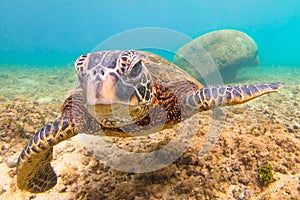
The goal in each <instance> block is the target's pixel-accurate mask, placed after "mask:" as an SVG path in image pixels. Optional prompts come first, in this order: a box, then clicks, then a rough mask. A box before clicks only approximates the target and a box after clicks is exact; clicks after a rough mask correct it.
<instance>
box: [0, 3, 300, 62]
mask: <svg viewBox="0 0 300 200" xmlns="http://www.w3.org/2000/svg"><path fill="white" fill-rule="evenodd" d="M299 21H300V2H299V1H297V0H287V1H281V0H265V1H261V0H244V1H238V0H228V1H222V0H219V1H218V0H199V1H196V0H185V1H177V0H163V1H160V0H152V1H139V0H127V1H122V0H112V1H104V0H87V1H79V0H73V1H69V0H61V1H45V0H40V1H37V0H26V1H25V0H18V1H1V13H0V27H1V28H0V44H1V45H0V57H1V59H0V63H2V64H29V65H30V64H34V65H43V66H44V65H46V66H54V65H56V66H57V65H58V66H60V65H65V64H67V63H70V62H71V61H73V60H75V59H76V58H77V56H78V55H80V54H82V53H86V52H89V51H91V50H92V49H93V48H94V47H95V46H97V45H98V44H99V43H101V42H102V41H103V40H105V39H107V38H109V37H110V36H112V35H114V34H117V33H119V32H122V31H126V30H130V29H133V28H143V27H162V28H169V29H173V30H176V31H179V32H181V33H183V34H186V35H188V36H189V37H191V38H195V37H197V36H199V35H202V34H204V33H207V32H210V31H213V30H218V29H224V28H231V29H237V30H241V31H244V32H246V33H247V34H248V35H250V36H251V37H252V38H253V39H254V40H255V41H256V43H257V45H258V48H259V55H260V59H261V65H263V66H266V65H281V66H282V65H284V66H295V65H299V64H300V56H299V46H300V40H299V35H300V26H299V25H298V24H299Z"/></svg>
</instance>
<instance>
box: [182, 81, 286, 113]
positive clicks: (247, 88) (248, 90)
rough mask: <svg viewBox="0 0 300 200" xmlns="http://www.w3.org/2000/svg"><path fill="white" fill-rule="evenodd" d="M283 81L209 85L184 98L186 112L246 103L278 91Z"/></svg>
mask: <svg viewBox="0 0 300 200" xmlns="http://www.w3.org/2000/svg"><path fill="white" fill-rule="evenodd" d="M282 87H283V83H270V84H257V85H254V84H253V85H252V84H250V85H235V86H209V87H204V88H201V89H200V90H199V91H197V92H195V93H193V94H191V95H188V96H186V97H185V98H184V99H183V103H184V105H185V112H186V113H189V112H192V111H195V110H197V111H200V112H201V111H206V110H210V109H213V108H216V107H222V106H232V105H236V104H241V103H245V102H247V101H250V100H252V99H254V98H257V97H259V96H262V95H264V94H268V93H272V92H278V90H279V89H280V88H282Z"/></svg>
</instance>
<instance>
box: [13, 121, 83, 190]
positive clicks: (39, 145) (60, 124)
mask: <svg viewBox="0 0 300 200" xmlns="http://www.w3.org/2000/svg"><path fill="white" fill-rule="evenodd" d="M77 133H78V130H77V128H76V127H75V124H74V123H73V122H72V121H71V120H70V119H69V118H68V117H60V118H58V119H57V120H55V121H54V122H53V123H51V124H47V125H46V126H44V127H43V128H41V129H40V130H39V131H37V132H36V133H35V134H34V136H33V137H32V138H31V139H30V140H29V142H28V144H27V145H26V146H25V148H24V149H23V151H22V153H21V155H20V157H19V160H18V167H17V184H18V187H19V188H20V189H24V190H27V191H29V192H33V193H38V192H44V191H46V190H49V189H51V188H52V187H53V186H54V185H56V182H57V176H56V174H55V172H54V170H53V168H52V167H51V165H50V162H51V160H52V152H53V146H54V145H56V144H58V143H60V142H61V141H64V140H66V139H68V138H70V137H73V136H75V135H76V134H77Z"/></svg>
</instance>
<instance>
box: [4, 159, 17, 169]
mask: <svg viewBox="0 0 300 200" xmlns="http://www.w3.org/2000/svg"><path fill="white" fill-rule="evenodd" d="M17 163H18V161H17V159H15V158H13V157H9V158H7V159H6V164H7V166H8V167H9V168H14V167H16V166H17Z"/></svg>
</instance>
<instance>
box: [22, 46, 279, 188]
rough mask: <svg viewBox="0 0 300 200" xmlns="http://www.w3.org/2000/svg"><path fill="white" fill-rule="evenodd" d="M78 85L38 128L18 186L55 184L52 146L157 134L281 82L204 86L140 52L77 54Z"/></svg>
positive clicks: (24, 157)
mask: <svg viewBox="0 0 300 200" xmlns="http://www.w3.org/2000/svg"><path fill="white" fill-rule="evenodd" d="M75 69H76V71H77V75H78V79H79V82H80V83H79V84H78V86H76V87H75V88H74V89H73V90H72V91H71V92H70V94H69V95H68V97H67V98H66V100H65V101H64V103H63V105H62V108H61V116H60V117H59V118H58V119H56V120H54V121H53V122H52V123H50V124H47V125H45V126H44V127H43V128H41V129H40V130H38V131H37V132H36V133H35V134H34V135H33V137H32V138H31V139H30V140H29V142H28V144H27V145H26V146H25V147H24V149H23V151H22V152H21V154H20V156H19V160H18V167H17V185H18V187H19V188H20V189H25V190H27V191H30V192H34V193H38V192H44V191H47V190H49V189H50V188H52V187H53V186H54V185H55V184H56V182H57V175H56V174H55V172H54V170H53V168H52V167H51V165H50V162H51V160H52V157H53V156H52V153H53V146H55V145H56V144H58V143H60V142H62V141H64V140H66V139H68V138H71V137H73V136H75V135H77V134H78V133H80V132H84V133H88V134H105V135H114V136H132V135H140V134H147V133H150V132H154V131H157V129H156V127H158V126H159V127H162V128H163V129H167V128H171V127H172V126H174V125H176V124H178V123H180V122H182V121H183V120H185V119H188V118H190V117H191V116H193V115H194V114H196V113H198V112H201V111H206V110H210V109H213V108H216V107H220V106H231V105H236V104H240V103H244V102H247V101H249V100H251V99H254V98H256V97H258V96H261V95H263V94H266V93H271V92H276V91H278V89H279V88H281V87H282V86H283V84H282V83H270V84H258V85H234V86H208V87H203V86H202V85H201V84H200V83H199V82H197V81H196V80H195V79H194V78H192V77H191V76H190V75H188V74H187V73H185V72H184V71H183V70H181V69H180V68H179V67H177V66H176V65H174V64H172V63H170V62H168V61H167V60H165V59H164V58H161V57H159V56H158V55H155V54H152V53H149V52H144V51H137V50H131V51H119V50H110V51H103V52H93V53H89V54H85V55H81V56H80V57H79V58H78V59H77V60H76V62H75Z"/></svg>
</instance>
